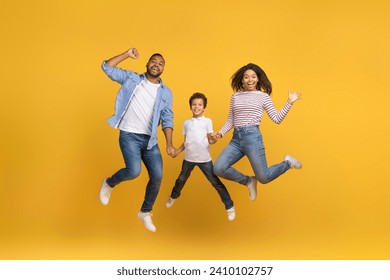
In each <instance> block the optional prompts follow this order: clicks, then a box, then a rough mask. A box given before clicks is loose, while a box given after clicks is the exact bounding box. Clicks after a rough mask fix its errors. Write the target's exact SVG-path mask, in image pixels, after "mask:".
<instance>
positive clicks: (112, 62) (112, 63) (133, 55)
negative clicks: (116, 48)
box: [106, 48, 139, 67]
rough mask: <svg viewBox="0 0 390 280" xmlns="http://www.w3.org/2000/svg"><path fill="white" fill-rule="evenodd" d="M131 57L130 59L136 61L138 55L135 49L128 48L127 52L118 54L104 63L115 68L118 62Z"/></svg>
mask: <svg viewBox="0 0 390 280" xmlns="http://www.w3.org/2000/svg"><path fill="white" fill-rule="evenodd" d="M129 57H131V58H132V59H138V58H139V53H138V51H137V49H136V48H130V49H128V50H127V51H125V52H124V53H122V54H119V55H117V56H114V57H112V58H110V59H109V60H106V63H107V64H108V65H110V66H112V67H115V66H117V65H118V64H119V63H120V62H122V61H123V60H125V59H127V58H129Z"/></svg>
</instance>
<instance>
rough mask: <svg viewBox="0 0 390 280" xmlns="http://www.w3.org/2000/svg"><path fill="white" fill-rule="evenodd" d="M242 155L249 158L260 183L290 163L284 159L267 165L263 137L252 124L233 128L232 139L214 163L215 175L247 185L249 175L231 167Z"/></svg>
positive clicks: (286, 167)
mask: <svg viewBox="0 0 390 280" xmlns="http://www.w3.org/2000/svg"><path fill="white" fill-rule="evenodd" d="M244 156H246V157H247V158H248V159H249V162H250V164H251V166H252V169H253V172H254V173H255V176H256V179H257V180H258V181H259V182H260V183H262V184H266V183H269V182H271V181H272V180H274V179H276V178H277V177H279V176H280V175H282V174H283V173H285V172H286V171H287V170H288V169H290V165H289V164H288V163H287V162H286V161H283V162H281V163H278V164H275V165H272V166H270V167H268V165H267V160H266V157H265V151H264V144H263V137H262V135H261V133H260V131H259V127H258V126H257V125H253V126H244V127H239V128H235V129H234V132H233V138H232V140H231V141H230V143H229V144H228V146H227V147H226V148H225V149H224V150H223V151H222V153H221V154H220V155H219V157H218V158H217V161H216V162H215V164H214V173H215V175H217V176H219V177H222V178H225V179H227V180H231V181H235V182H237V183H240V184H243V185H247V184H248V183H249V182H250V177H248V176H246V175H244V174H242V173H241V172H239V171H237V170H236V169H235V168H233V167H232V165H233V164H235V163H236V162H237V161H239V160H240V159H241V158H242V157H244Z"/></svg>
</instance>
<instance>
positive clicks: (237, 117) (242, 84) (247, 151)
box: [214, 63, 302, 200]
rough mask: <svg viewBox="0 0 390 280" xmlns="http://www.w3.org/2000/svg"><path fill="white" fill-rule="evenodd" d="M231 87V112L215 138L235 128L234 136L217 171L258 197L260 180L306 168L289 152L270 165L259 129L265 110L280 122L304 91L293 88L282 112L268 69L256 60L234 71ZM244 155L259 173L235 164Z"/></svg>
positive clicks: (218, 164)
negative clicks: (245, 171) (250, 173)
mask: <svg viewBox="0 0 390 280" xmlns="http://www.w3.org/2000/svg"><path fill="white" fill-rule="evenodd" d="M231 87H232V89H233V90H234V92H235V93H234V94H233V96H232V98H231V101H230V110H229V115H228V118H227V120H226V123H225V124H224V126H223V127H222V128H221V130H219V131H218V132H217V133H216V134H214V138H215V139H219V138H221V137H223V136H224V135H225V134H226V133H227V132H228V131H229V130H231V129H232V128H234V132H233V138H232V140H231V141H230V143H229V144H228V146H227V147H226V148H225V149H224V150H223V151H222V153H221V154H220V156H219V157H218V158H217V161H216V162H215V164H214V173H215V175H217V176H220V177H222V178H225V179H228V180H231V181H235V182H237V183H240V184H242V185H245V186H247V187H248V189H249V198H250V199H251V200H255V199H256V196H257V181H260V182H261V183H262V184H266V183H269V182H271V181H272V180H274V179H276V178H277V177H279V176H280V175H281V174H283V173H285V172H286V171H287V170H288V169H290V168H297V169H299V168H302V165H301V163H300V162H299V161H298V160H296V159H295V158H293V157H292V156H290V155H286V156H285V157H284V161H282V162H281V163H278V164H275V165H272V166H270V167H268V165H267V161H266V157H265V151H264V144H263V139H262V135H261V132H260V130H259V125H260V122H261V119H262V117H263V113H264V111H265V112H267V114H268V116H269V117H270V118H271V120H272V121H273V122H275V123H277V124H279V123H281V122H282V121H283V119H284V118H285V117H286V115H287V113H288V112H289V111H290V109H291V108H292V105H293V103H294V102H295V101H297V100H299V99H300V98H301V94H300V93H299V92H298V91H296V92H292V93H291V92H290V91H289V92H288V100H287V102H286V104H285V105H284V106H283V108H282V110H280V111H279V112H278V111H277V110H276V108H275V106H274V104H273V102H272V99H271V97H270V94H271V92H272V85H271V82H270V81H269V80H268V77H267V75H266V74H265V72H264V71H263V70H262V69H261V68H260V67H259V66H258V65H256V64H252V63H250V64H248V65H245V66H243V67H241V68H240V69H238V70H237V71H236V73H234V75H233V76H232V78H231ZM244 156H247V157H248V159H249V162H250V164H251V166H252V169H253V171H254V173H255V176H252V177H250V176H246V175H244V174H242V173H241V172H239V171H238V170H236V169H234V168H233V167H232V165H233V164H235V163H236V162H237V161H239V160H240V159H241V158H243V157H244Z"/></svg>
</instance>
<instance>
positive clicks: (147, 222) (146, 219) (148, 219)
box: [137, 211, 156, 232]
mask: <svg viewBox="0 0 390 280" xmlns="http://www.w3.org/2000/svg"><path fill="white" fill-rule="evenodd" d="M137 216H138V218H140V220H141V221H142V222H143V223H144V226H145V227H146V228H147V229H148V230H150V231H152V232H155V231H156V227H155V226H154V224H153V221H152V214H150V212H146V213H144V212H141V211H139V212H138V213H137Z"/></svg>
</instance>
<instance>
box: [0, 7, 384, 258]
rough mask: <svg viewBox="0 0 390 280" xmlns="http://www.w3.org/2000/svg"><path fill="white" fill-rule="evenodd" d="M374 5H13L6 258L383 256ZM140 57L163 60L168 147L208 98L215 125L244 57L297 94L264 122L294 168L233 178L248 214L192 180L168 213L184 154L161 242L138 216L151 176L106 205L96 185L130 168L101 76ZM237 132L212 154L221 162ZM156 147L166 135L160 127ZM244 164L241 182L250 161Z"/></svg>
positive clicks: (4, 183)
mask: <svg viewBox="0 0 390 280" xmlns="http://www.w3.org/2000/svg"><path fill="white" fill-rule="evenodd" d="M389 6H390V4H389V2H388V1H386V0H373V1H360V0H358V1H356V0H354V1H352V0H341V1H306V0H296V1H282V0H276V1H262V0H261V1H244V2H242V1H241V2H240V1H230V0H229V1H227V0H224V1H209V0H208V1H205V0H198V1H173V0H171V1H161V0H150V1H129V0H123V1H108V0H106V1H103V0H95V1H76V0H66V1H65V0H62V1H49V0H47V1H44V0H38V1H6V2H4V3H2V8H1V11H0V23H1V24H0V30H1V46H0V50H1V70H0V71H1V83H0V92H1V100H2V101H1V110H0V114H1V118H0V120H1V131H2V133H1V135H2V136H1V140H0V141H1V142H0V144H1V158H0V165H1V169H0V172H1V173H0V174H1V178H0V182H1V188H0V223H1V231H0V248H1V250H0V258H1V259H389V257H390V222H389V221H390V219H389V218H390V215H389V214H390V203H389V198H390V180H389V176H388V174H389V171H388V170H389V160H390V153H389V148H388V143H389V142H390V139H389V127H390V124H389V119H390V118H389V116H388V107H389V104H390V97H389V90H388V89H389V87H388V83H387V81H388V77H387V73H388V67H389V62H390V61H389V57H390V55H389V49H390V40H389V38H390V37H389V30H388V26H389V24H390V19H389V17H388V15H389V10H390V9H389V8H390V7H389ZM130 47H136V48H138V50H139V52H140V54H141V57H140V59H139V60H138V61H133V60H128V61H125V62H123V63H122V64H121V65H120V66H121V67H123V68H128V69H132V70H135V71H137V72H143V71H144V70H145V64H146V61H147V59H148V57H149V56H150V55H151V54H152V53H154V52H161V53H162V54H163V55H164V56H165V59H166V68H165V72H164V74H163V76H162V78H163V80H164V82H165V83H166V84H167V85H168V86H169V87H170V88H171V90H172V91H173V93H174V104H173V109H174V112H175V127H176V131H175V134H174V144H175V146H179V145H180V144H181V141H182V135H181V125H182V122H183V121H184V120H185V119H187V118H189V117H191V112H190V110H189V107H188V103H187V102H188V98H189V96H190V95H191V94H192V93H193V92H195V91H200V92H203V93H205V94H206V95H207V97H208V98H209V105H208V108H207V109H206V113H205V115H206V116H207V117H210V118H212V120H213V123H214V129H219V128H220V127H221V126H222V125H223V123H224V121H225V119H226V116H227V113H228V106H229V100H230V95H231V93H232V91H231V89H230V86H229V79H230V77H231V75H232V74H233V73H234V72H235V71H236V70H237V69H238V68H239V67H241V66H242V65H244V64H247V63H249V62H253V63H256V64H259V65H260V66H261V67H262V68H263V69H264V70H265V71H266V73H267V74H268V76H269V78H270V80H271V82H272V83H273V86H274V87H273V89H274V93H273V94H272V98H273V100H274V103H275V105H276V106H277V108H278V109H280V108H281V107H282V106H283V104H284V102H285V101H286V99H287V91H288V89H291V90H300V91H301V92H302V94H303V99H302V101H300V102H297V103H296V104H295V105H294V108H293V109H292V111H291V112H290V113H289V115H288V116H287V118H286V119H285V121H284V122H283V123H282V124H281V125H280V126H278V125H275V124H273V123H272V122H271V121H270V120H269V118H268V117H267V116H266V117H265V118H264V119H263V123H262V125H261V126H262V127H261V129H262V132H263V135H264V141H265V145H266V151H267V159H268V162H269V163H270V164H274V163H277V162H280V161H281V160H282V158H283V156H284V154H286V153H290V154H292V155H294V156H296V157H297V158H299V159H300V160H301V161H302V163H303V166H304V167H303V169H302V170H291V171H288V172H287V173H286V174H284V175H283V176H282V177H280V178H279V179H277V180H275V181H274V182H272V183H270V184H268V185H259V196H258V199H257V200H256V201H255V202H251V201H249V199H248V193H247V189H246V188H245V187H243V186H241V185H238V184H236V183H232V182H227V181H224V182H225V183H226V185H227V188H228V189H229V191H230V193H231V195H232V197H233V200H234V202H235V206H236V211H237V218H236V220H235V221H234V222H229V221H228V220H227V218H226V213H225V210H224V208H223V205H222V203H221V202H220V200H219V197H218V196H217V194H216V192H215V191H214V190H213V189H212V187H211V186H210V184H209V183H208V182H207V180H206V179H205V177H204V176H203V175H202V174H201V172H200V171H199V170H198V169H195V171H194V172H193V174H192V176H191V177H190V179H189V180H188V183H187V185H186V188H185V189H184V192H183V195H182V197H181V198H180V200H178V201H177V203H176V204H175V206H174V207H173V208H171V209H166V208H165V206H164V203H165V201H166V199H167V198H168V196H169V194H170V191H171V187H172V186H173V183H174V181H175V179H176V177H177V176H178V174H179V171H180V167H181V161H182V155H181V156H180V157H179V158H177V159H171V158H169V157H168V156H166V154H165V153H164V155H163V156H164V179H163V184H162V186H161V190H160V194H159V196H158V198H157V201H156V204H155V208H154V216H153V219H154V222H155V225H156V226H157V232H156V233H151V232H148V231H147V230H146V229H145V228H144V227H143V226H142V224H141V222H140V221H139V220H138V218H137V217H136V215H135V214H136V212H137V211H138V210H139V208H140V205H141V203H142V200H143V194H144V190H145V185H146V181H147V175H146V172H145V169H144V168H143V171H142V175H141V176H140V177H138V178H137V179H135V180H133V181H131V182H126V183H123V184H121V185H119V186H118V188H117V189H115V190H114V192H113V193H112V197H111V201H110V204H109V205H108V206H107V207H103V206H101V205H100V204H99V201H98V192H99V189H100V185H101V182H102V180H103V178H105V177H107V176H109V175H112V173H114V172H115V171H116V170H117V169H119V168H120V167H122V165H123V164H122V156H121V153H120V149H119V146H118V131H117V130H114V129H112V128H110V127H109V126H108V124H107V123H106V118H107V117H109V116H110V115H111V114H112V112H113V106H114V100H115V95H116V92H117V90H118V89H119V85H118V84H115V83H113V82H112V81H110V80H109V79H108V78H107V77H106V76H105V75H104V73H103V72H102V71H101V69H100V64H101V62H102V60H103V59H108V58H110V57H112V56H114V55H117V54H119V53H121V52H123V51H125V50H126V49H128V48H130ZM230 137H231V133H229V135H228V136H227V137H225V138H224V139H222V140H221V141H220V142H218V143H217V144H215V145H214V146H212V148H211V149H212V156H213V158H214V159H216V157H217V156H218V155H219V153H220V152H221V151H222V149H223V148H224V147H225V146H226V145H227V143H228V140H229V139H230ZM160 147H161V148H162V150H163V151H165V141H164V140H163V137H162V134H160ZM237 168H238V169H240V170H242V171H244V172H245V173H247V174H248V175H252V171H251V169H250V167H249V164H248V162H247V161H246V160H242V161H240V162H239V163H238V164H237Z"/></svg>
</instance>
